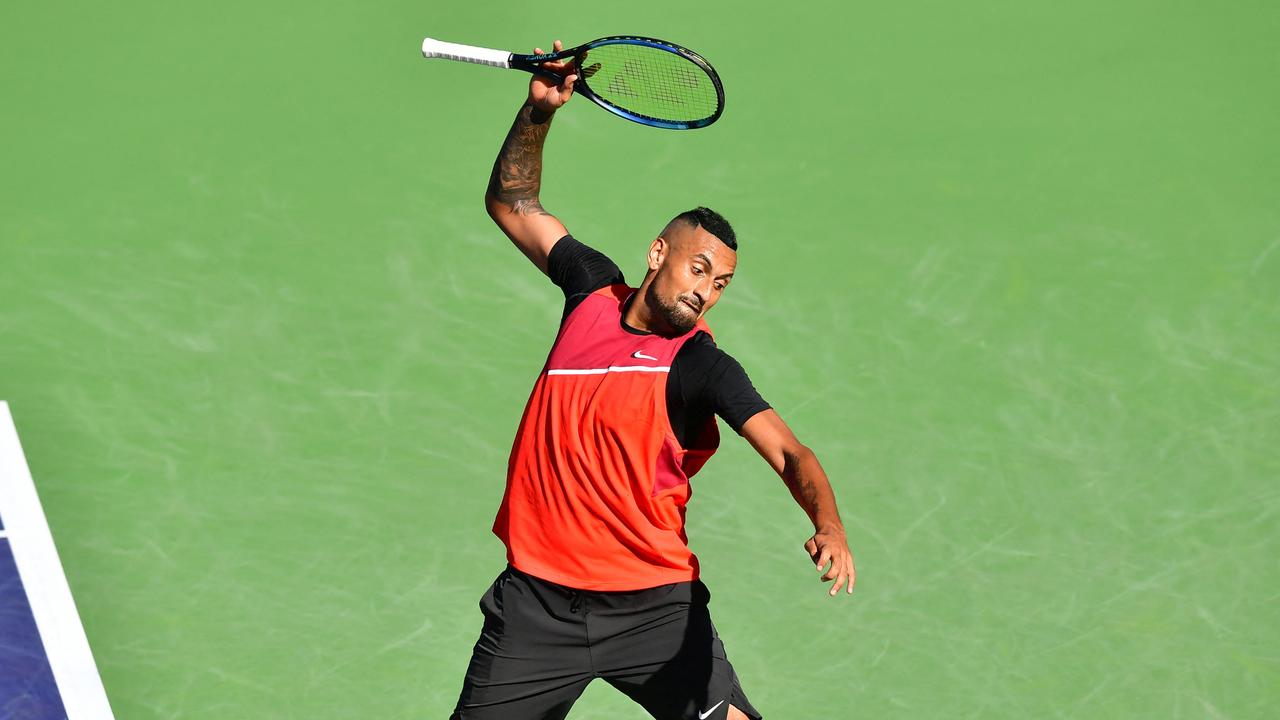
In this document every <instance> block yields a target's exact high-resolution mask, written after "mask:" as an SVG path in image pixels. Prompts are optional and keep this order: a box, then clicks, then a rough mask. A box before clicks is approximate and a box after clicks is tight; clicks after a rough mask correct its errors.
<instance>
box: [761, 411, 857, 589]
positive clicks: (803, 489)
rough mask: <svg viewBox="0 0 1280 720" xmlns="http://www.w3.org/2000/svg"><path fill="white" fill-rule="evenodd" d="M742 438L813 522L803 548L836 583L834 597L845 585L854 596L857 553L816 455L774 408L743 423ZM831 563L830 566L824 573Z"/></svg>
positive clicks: (821, 570)
mask: <svg viewBox="0 0 1280 720" xmlns="http://www.w3.org/2000/svg"><path fill="white" fill-rule="evenodd" d="M742 435H743V437H745V438H746V439H747V441H748V442H750V443H751V446H752V447H754V448H755V449H756V452H758V453H760V457H762V458H764V459H765V461H766V462H768V463H769V465H770V466H772V467H773V469H774V470H775V471H776V472H777V473H778V475H779V476H781V477H782V481H783V482H784V483H786V485H787V489H788V490H790V491H791V496H792V497H794V498H795V500H796V503H797V504H799V505H800V507H801V508H803V509H804V511H805V513H806V514H808V515H809V519H810V520H811V521H813V529H814V534H813V537H810V538H809V540H808V541H807V542H805V544H804V549H805V551H807V552H808V553H809V558H810V559H811V560H813V562H814V564H815V565H816V566H817V568H818V572H820V573H822V579H823V580H835V583H834V584H832V586H831V593H830V594H831V595H835V594H836V593H837V592H839V591H840V588H841V586H845V588H846V590H847V591H848V592H853V582H854V577H855V575H856V571H855V570H854V567H853V553H851V552H849V541H848V540H847V539H846V538H845V533H844V523H842V522H841V521H840V513H839V511H838V510H836V496H835V493H834V492H832V491H831V483H830V481H828V480H827V473H826V471H824V470H823V469H822V464H821V463H819V462H818V456H817V455H814V454H813V451H812V450H810V449H809V448H807V447H805V446H804V445H803V444H801V442H800V441H799V440H797V439H796V436H795V434H794V433H792V432H791V428H789V427H787V424H786V423H785V422H783V421H782V418H780V417H778V413H776V412H774V411H773V410H765V411H763V412H759V413H756V414H755V415H753V416H752V417H751V419H750V420H748V421H747V422H746V423H745V424H743V426H742ZM827 563H830V564H831V567H830V568H829V569H827V570H825V571H824V570H823V568H824V567H826V566H827Z"/></svg>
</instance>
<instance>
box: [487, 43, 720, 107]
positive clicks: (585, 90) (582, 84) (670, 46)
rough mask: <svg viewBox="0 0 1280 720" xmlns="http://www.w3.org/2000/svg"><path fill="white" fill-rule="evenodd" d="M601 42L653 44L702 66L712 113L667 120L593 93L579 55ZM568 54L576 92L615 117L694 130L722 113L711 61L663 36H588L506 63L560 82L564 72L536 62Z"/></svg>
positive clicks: (562, 57) (553, 59)
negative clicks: (585, 39)
mask: <svg viewBox="0 0 1280 720" xmlns="http://www.w3.org/2000/svg"><path fill="white" fill-rule="evenodd" d="M603 45H641V46H644V47H650V48H654V49H655V50H662V51H665V52H669V53H671V54H673V55H679V56H680V57H682V58H684V59H685V60H688V61H689V62H691V63H693V64H694V65H697V66H698V67H699V68H701V69H702V71H703V72H705V73H706V74H707V77H709V78H711V83H712V85H714V86H715V89H716V111H715V113H713V114H712V115H711V116H710V117H706V118H702V119H700V120H692V121H687V122H685V121H677V120H667V119H664V118H656V117H652V116H650V115H644V114H642V113H638V112H634V111H631V110H627V109H626V108H622V107H618V106H617V105H614V104H613V103H611V102H609V101H608V100H605V99H604V98H602V97H600V96H599V95H596V94H595V92H593V91H592V90H591V82H590V80H589V79H587V78H586V77H584V76H583V74H582V72H581V70H582V65H581V57H582V56H583V55H584V54H586V53H587V52H588V51H590V50H591V49H592V48H598V47H601V46H603ZM570 57H571V58H573V59H574V63H573V65H574V68H575V71H577V73H578V81H577V82H576V83H575V84H574V89H575V90H577V91H578V92H580V93H581V94H582V96H583V97H585V98H587V99H588V100H590V101H591V102H593V103H595V104H596V105H599V106H600V107H602V108H604V109H605V110H608V111H609V112H611V113H613V114H614V115H617V116H618V117H620V118H623V119H624V120H630V121H631V122H635V123H639V124H641V125H648V126H649V127H656V128H663V129H665V130H696V129H698V128H704V127H706V126H708V125H710V124H711V123H713V122H715V121H716V120H719V119H720V116H721V115H722V114H723V113H724V85H723V84H721V82H720V75H719V74H718V73H716V70H715V68H713V67H711V63H709V62H707V61H706V59H705V58H703V57H702V56H701V55H699V54H698V53H696V52H694V51H692V50H690V49H688V48H686V47H681V46H680V45H676V44H675V43H670V42H667V41H665V40H658V39H655V38H646V37H635V36H631V35H614V36H610V37H603V38H600V39H598V40H592V41H591V42H589V43H586V44H585V45H579V46H578V47H575V48H570V49H568V50H561V51H560V52H558V53H543V54H541V55H518V54H515V53H512V55H511V60H510V64H511V67H512V68H517V69H520V70H526V71H528V72H531V73H533V74H535V75H541V76H543V77H547V78H552V79H554V80H556V81H557V82H562V81H563V80H564V76H562V75H560V74H559V73H554V72H551V71H550V70H544V69H543V68H542V67H540V65H541V64H542V63H544V62H552V61H556V60H564V59H565V58H570Z"/></svg>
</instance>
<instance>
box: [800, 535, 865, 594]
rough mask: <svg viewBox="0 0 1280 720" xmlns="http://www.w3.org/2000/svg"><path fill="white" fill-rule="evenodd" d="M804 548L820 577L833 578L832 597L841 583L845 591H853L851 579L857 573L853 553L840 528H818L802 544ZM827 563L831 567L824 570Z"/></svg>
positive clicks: (825, 579)
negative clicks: (820, 574) (854, 567)
mask: <svg viewBox="0 0 1280 720" xmlns="http://www.w3.org/2000/svg"><path fill="white" fill-rule="evenodd" d="M804 549H805V551H806V552H808V553H809V558H810V559H811V560H813V562H814V565H816V566H817V568H818V572H820V573H822V578H821V579H822V580H823V581H827V580H835V583H834V584H833V585H832V586H831V592H830V593H829V594H830V595H831V596H833V597H834V596H835V594H836V593H838V592H840V587H841V586H842V585H843V586H845V589H846V591H847V592H850V593H852V592H853V581H854V577H855V575H856V574H857V573H856V571H855V570H854V569H853V553H851V552H849V542H848V540H847V539H846V538H845V536H844V530H843V529H842V528H824V529H822V530H819V531H818V532H817V533H815V534H814V536H813V537H811V538H809V541H808V542H806V543H805V544H804ZM827 563H830V564H831V567H830V568H828V569H827V570H826V571H825V572H824V571H823V568H824V567H826V566H827Z"/></svg>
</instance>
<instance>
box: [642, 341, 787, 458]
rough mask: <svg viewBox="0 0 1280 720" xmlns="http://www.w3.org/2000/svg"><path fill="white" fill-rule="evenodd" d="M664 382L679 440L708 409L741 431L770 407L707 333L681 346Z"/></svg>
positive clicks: (742, 371)
mask: <svg viewBox="0 0 1280 720" xmlns="http://www.w3.org/2000/svg"><path fill="white" fill-rule="evenodd" d="M673 381H674V382H673ZM667 385H668V388H667V389H668V393H667V405H668V409H669V410H673V411H674V412H671V419H672V429H673V430H675V431H676V437H677V438H679V439H680V440H681V442H682V444H685V443H684V440H685V437H686V435H687V434H688V433H689V432H693V431H695V430H696V425H695V423H696V422H697V420H698V419H699V418H700V417H705V415H706V414H707V413H715V414H716V415H719V416H720V417H721V418H722V419H723V420H724V421H725V422H726V423H728V424H729V427H731V428H733V431H734V432H736V433H738V434H739V435H741V434H742V426H743V425H745V424H746V422H747V421H748V420H750V419H751V417H752V416H753V415H755V414H756V413H758V412H760V411H762V410H768V409H769V407H770V406H769V403H767V402H765V401H764V398H762V397H760V393H759V392H757V391H756V388H755V386H754V385H752V384H751V378H749V377H747V371H746V370H743V369H742V365H740V364H739V363H738V361H737V360H734V359H733V357H732V356H730V355H729V353H726V352H725V351H723V350H721V349H720V348H718V347H716V343H715V341H714V340H712V339H711V336H710V335H707V334H706V333H701V332H700V333H698V334H697V335H694V336H693V337H692V338H690V339H689V341H688V342H686V343H685V344H684V347H681V348H680V352H679V353H677V354H676V359H675V360H674V361H673V362H672V363H671V374H670V376H668V383H667ZM685 446H686V447H688V445H687V444H685Z"/></svg>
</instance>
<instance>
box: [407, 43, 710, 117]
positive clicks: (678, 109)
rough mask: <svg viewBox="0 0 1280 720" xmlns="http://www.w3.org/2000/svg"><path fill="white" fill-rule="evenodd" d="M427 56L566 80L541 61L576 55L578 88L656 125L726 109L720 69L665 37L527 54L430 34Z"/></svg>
mask: <svg viewBox="0 0 1280 720" xmlns="http://www.w3.org/2000/svg"><path fill="white" fill-rule="evenodd" d="M422 55H423V57H426V58H444V59H446V60H458V61H460V62H469V63H477V64H479V65H490V66H492V67H500V68H509V69H512V70H524V71H525V72H531V73H533V74H535V75H542V76H544V77H549V78H553V79H555V80H556V81H557V82H562V81H563V80H564V78H563V77H561V76H560V75H559V74H558V73H555V72H552V71H550V70H547V69H545V68H543V67H541V64H542V63H544V62H549V61H553V60H564V59H566V58H573V65H572V67H573V72H574V73H576V74H577V76H578V81H577V82H576V83H574V86H573V89H574V90H575V91H577V92H580V93H581V94H582V95H583V96H584V97H586V98H587V99H588V100H590V101H591V102H593V103H595V104H597V105H599V106H600V107H602V108H604V109H605V110H608V111H609V112H611V113H613V114H614V115H617V116H618V117H622V118H626V119H627V120H631V121H633V122H638V123H640V124H641V125H649V126H651V127H659V128H667V129H670V130H692V129H694V128H701V127H706V126H708V125H710V124H711V123H713V122H715V121H716V120H718V119H719V118H720V114H721V113H722V112H724V87H723V86H722V85H721V84H720V76H719V75H717V74H716V71H715V68H713V67H711V64H710V63H708V62H707V61H706V60H704V59H703V58H702V56H701V55H699V54H698V53H696V52H694V51H692V50H689V49H688V48H683V47H680V46H679V45H676V44H675V43H669V42H666V41H665V40H654V39H653V38H642V37H628V36H615V37H606V38H600V39H599V40H592V41H591V42H589V43H587V44H585V45H579V46H578V47H575V48H569V49H568V50H561V51H560V52H556V53H543V54H541V55H521V54H519V53H512V52H507V51H506V50H491V49H489V48H482V47H473V46H471V45H459V44H458V43H450V42H443V41H441V40H433V39H431V38H426V39H425V40H423V41H422Z"/></svg>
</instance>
